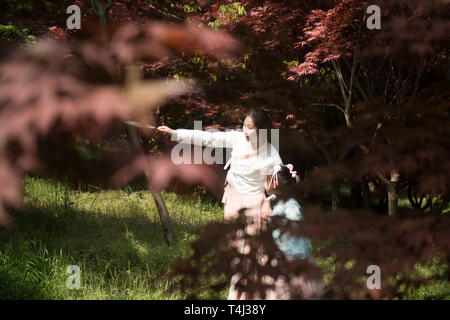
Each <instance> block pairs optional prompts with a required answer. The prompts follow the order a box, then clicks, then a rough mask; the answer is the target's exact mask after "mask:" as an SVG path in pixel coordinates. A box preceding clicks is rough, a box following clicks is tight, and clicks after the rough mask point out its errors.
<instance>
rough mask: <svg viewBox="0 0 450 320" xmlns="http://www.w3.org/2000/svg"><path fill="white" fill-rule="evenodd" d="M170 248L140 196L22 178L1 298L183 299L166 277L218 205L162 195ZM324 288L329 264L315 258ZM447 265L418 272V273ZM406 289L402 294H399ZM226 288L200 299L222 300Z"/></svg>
mask: <svg viewBox="0 0 450 320" xmlns="http://www.w3.org/2000/svg"><path fill="white" fill-rule="evenodd" d="M163 197H164V199H165V201H166V204H167V207H168V210H169V212H170V215H171V218H172V221H173V223H174V229H175V237H176V239H175V240H176V243H175V244H174V245H173V246H172V247H168V246H167V245H166V243H165V240H164V236H163V232H162V227H161V224H160V220H159V215H158V212H157V210H156V206H155V204H154V202H153V198H152V197H151V195H150V194H149V192H147V191H145V190H144V191H142V190H138V189H137V188H135V189H133V188H131V187H125V188H123V189H122V190H115V191H98V190H95V189H94V188H93V189H92V190H91V191H82V190H75V189H72V188H70V187H69V185H68V184H66V183H63V182H59V181H53V180H48V179H41V178H33V177H26V179H25V186H24V202H25V206H24V208H23V209H22V210H21V211H20V212H15V215H16V217H17V220H18V229H17V230H15V231H12V232H8V231H5V230H4V229H0V299H156V300H157V299H186V298H188V294H189V293H187V294H184V295H183V294H181V293H180V291H178V290H168V288H169V287H172V288H176V287H177V283H178V282H177V280H176V279H171V278H169V277H168V276H167V273H168V272H169V271H170V270H171V268H172V263H173V262H174V261H175V260H177V259H178V258H180V257H184V256H186V255H188V254H189V242H190V241H192V240H194V239H195V237H196V233H197V232H199V231H201V230H202V227H203V226H204V225H205V224H207V223H208V222H211V221H222V219H223V209H222V207H221V206H220V205H219V203H218V202H217V201H215V200H213V199H211V198H209V197H208V196H205V195H203V193H202V191H201V189H196V191H194V192H193V193H191V194H189V195H187V196H180V195H176V194H175V193H163ZM317 262H318V264H319V266H321V267H323V269H324V271H325V272H326V276H325V279H326V281H327V282H329V279H330V275H331V274H332V272H333V270H334V268H335V263H334V261H333V259H332V258H328V259H324V258H319V259H318V261H317ZM69 265H77V266H79V267H80V270H81V288H80V289H79V290H70V289H68V288H67V287H66V281H67V278H68V277H69V274H68V273H66V270H67V267H68V266H69ZM445 268H448V266H447V265H446V264H444V263H442V262H439V261H437V260H436V261H433V262H432V263H430V265H428V266H419V265H418V266H417V269H418V272H419V273H420V274H423V275H428V276H430V275H432V274H433V273H436V272H442V270H445ZM404 290H408V289H406V288H405V289H404ZM407 292H408V294H407V296H408V298H409V299H430V298H431V299H433V298H434V299H442V298H445V299H450V285H449V283H448V282H438V283H430V284H429V285H428V286H426V287H423V288H421V289H419V290H413V291H407ZM227 293H228V288H226V289H225V290H224V291H222V292H220V293H218V294H217V293H216V294H213V293H211V292H207V291H206V290H204V289H203V288H199V289H198V294H199V296H200V297H201V298H202V299H226V296H227Z"/></svg>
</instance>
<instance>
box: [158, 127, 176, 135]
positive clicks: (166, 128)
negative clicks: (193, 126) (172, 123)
mask: <svg viewBox="0 0 450 320" xmlns="http://www.w3.org/2000/svg"><path fill="white" fill-rule="evenodd" d="M156 129H157V130H158V131H160V132H163V133H167V134H173V133H174V132H175V130H173V129H170V128H169V127H166V126H159V127H158V128H156Z"/></svg>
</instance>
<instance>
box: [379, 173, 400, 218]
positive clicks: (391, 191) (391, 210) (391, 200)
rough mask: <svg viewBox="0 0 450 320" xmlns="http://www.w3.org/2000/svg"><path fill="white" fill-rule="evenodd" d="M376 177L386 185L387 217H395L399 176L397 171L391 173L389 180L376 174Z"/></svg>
mask: <svg viewBox="0 0 450 320" xmlns="http://www.w3.org/2000/svg"><path fill="white" fill-rule="evenodd" d="M378 177H379V178H380V179H381V181H382V182H383V183H384V184H385V185H386V189H387V193H388V215H389V216H395V215H396V214H397V202H398V190H397V184H398V180H399V178H400V175H399V173H398V171H397V170H392V171H391V179H390V180H388V179H386V178H385V177H384V176H383V175H382V174H381V173H379V172H378Z"/></svg>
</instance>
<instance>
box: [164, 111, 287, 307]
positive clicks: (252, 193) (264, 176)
mask: <svg viewBox="0 0 450 320" xmlns="http://www.w3.org/2000/svg"><path fill="white" fill-rule="evenodd" d="M271 127H272V121H271V120H270V118H269V115H268V114H267V112H265V111H264V110H261V109H252V110H250V111H249V112H248V113H247V114H246V117H245V120H244V124H243V128H242V129H243V130H242V131H227V132H207V131H202V130H187V129H177V130H173V129H171V128H169V127H166V126H160V127H158V128H157V129H158V130H159V131H161V132H165V133H168V134H171V135H172V140H176V141H177V142H179V143H185V144H201V145H203V146H207V147H213V148H231V149H232V152H231V158H230V160H229V161H228V162H227V164H226V165H225V169H227V168H228V167H229V166H230V169H229V171H228V173H227V177H226V180H225V181H226V187H225V192H224V195H223V198H222V203H224V220H225V221H226V222H227V221H232V220H234V219H236V218H238V217H239V211H240V210H241V209H245V216H246V218H247V219H246V227H245V230H242V231H241V232H238V234H237V237H236V238H235V239H238V240H232V239H231V240H230V246H232V247H236V248H238V250H239V251H240V252H241V253H243V254H248V253H249V252H250V246H249V245H248V244H247V243H246V242H245V237H244V234H243V232H245V233H246V234H247V235H250V236H251V235H255V234H257V233H258V232H259V231H260V230H261V229H262V228H264V227H265V225H266V222H267V218H268V216H269V214H270V213H271V211H272V210H271V207H270V201H268V200H266V194H265V187H266V186H267V182H268V181H269V180H270V178H271V176H272V174H273V168H274V167H275V166H276V165H278V164H281V163H282V161H281V159H280V155H279V153H278V151H277V150H276V148H275V147H274V146H273V145H272V144H271V143H270V138H269V137H268V136H269V131H271V130H270V129H271ZM232 238H233V237H232ZM239 239H241V240H239ZM239 278H240V274H235V275H234V276H233V278H232V281H231V287H230V293H229V295H228V299H233V300H234V299H245V298H246V295H245V292H238V291H237V290H236V288H235V284H236V282H237V281H238V280H239ZM244 285H245V283H244Z"/></svg>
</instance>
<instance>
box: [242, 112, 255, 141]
mask: <svg viewBox="0 0 450 320" xmlns="http://www.w3.org/2000/svg"><path fill="white" fill-rule="evenodd" d="M242 131H244V134H245V135H246V136H247V140H248V139H249V138H250V137H254V136H256V133H257V128H256V126H255V123H254V122H253V119H252V117H250V116H247V117H246V118H245V120H244V125H243V126H242Z"/></svg>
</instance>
